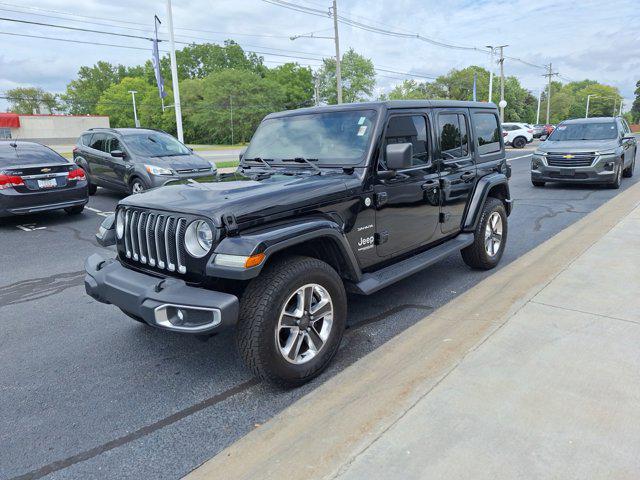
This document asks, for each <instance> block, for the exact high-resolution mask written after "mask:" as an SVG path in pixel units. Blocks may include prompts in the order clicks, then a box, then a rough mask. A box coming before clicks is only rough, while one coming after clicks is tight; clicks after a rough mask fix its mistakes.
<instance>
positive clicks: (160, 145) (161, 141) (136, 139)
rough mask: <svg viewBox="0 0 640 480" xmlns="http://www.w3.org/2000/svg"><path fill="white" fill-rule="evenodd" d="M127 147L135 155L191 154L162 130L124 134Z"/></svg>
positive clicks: (164, 155)
mask: <svg viewBox="0 0 640 480" xmlns="http://www.w3.org/2000/svg"><path fill="white" fill-rule="evenodd" d="M124 140H125V144H126V146H127V148H129V149H130V150H131V152H132V153H134V154H135V155H141V156H145V157H174V156H177V155H191V150H189V149H188V148H187V147H185V146H184V145H183V144H182V143H180V142H179V141H178V140H176V139H175V138H173V137H172V136H171V135H169V134H166V133H162V132H146V133H135V134H132V135H125V136H124Z"/></svg>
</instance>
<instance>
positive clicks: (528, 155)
mask: <svg viewBox="0 0 640 480" xmlns="http://www.w3.org/2000/svg"><path fill="white" fill-rule="evenodd" d="M531 155H533V152H531V153H527V154H526V155H520V156H519V157H511V158H507V160H518V159H520V158H527V157H530V156H531Z"/></svg>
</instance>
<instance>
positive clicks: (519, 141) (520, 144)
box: [511, 137, 527, 148]
mask: <svg viewBox="0 0 640 480" xmlns="http://www.w3.org/2000/svg"><path fill="white" fill-rule="evenodd" d="M526 144H527V139H526V138H524V137H516V138H514V139H513V141H512V142H511V146H512V147H513V148H524V147H525V145H526Z"/></svg>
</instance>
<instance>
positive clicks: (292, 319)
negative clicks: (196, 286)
mask: <svg viewBox="0 0 640 480" xmlns="http://www.w3.org/2000/svg"><path fill="white" fill-rule="evenodd" d="M346 318H347V299H346V293H345V290H344V285H343V283H342V280H341V279H340V277H339V276H338V274H337V273H336V271H335V270H334V269H333V268H331V267H330V266H329V265H327V264H326V263H324V262H322V261H320V260H317V259H315V258H309V257H301V256H291V257H284V258H281V259H279V260H277V261H275V262H274V263H272V264H270V265H267V267H265V269H264V270H263V271H262V273H261V274H260V276H259V277H257V278H255V279H254V280H252V281H251V282H250V283H249V285H248V286H247V289H246V290H245V292H244V294H243V296H242V299H241V302H240V320H239V323H238V330H237V346H238V350H239V352H240V355H241V356H242V358H243V360H244V362H245V364H246V365H247V366H248V367H249V368H250V369H251V370H252V371H253V373H254V374H255V375H256V376H258V377H260V378H261V379H263V380H268V381H270V382H272V383H276V384H279V385H282V386H298V385H302V384H303V383H305V382H308V381H309V380H311V379H312V378H314V377H315V376H317V375H318V374H320V373H321V372H322V371H323V370H324V369H325V368H326V367H327V365H328V364H329V362H330V361H331V359H332V358H333V357H334V355H335V354H336V352H337V350H338V347H339V345H340V342H341V340H342V335H343V332H344V329H345V325H346Z"/></svg>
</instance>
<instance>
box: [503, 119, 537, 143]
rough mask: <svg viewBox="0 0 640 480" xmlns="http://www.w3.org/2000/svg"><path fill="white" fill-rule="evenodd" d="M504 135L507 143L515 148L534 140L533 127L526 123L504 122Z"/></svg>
mask: <svg viewBox="0 0 640 480" xmlns="http://www.w3.org/2000/svg"><path fill="white" fill-rule="evenodd" d="M502 135H503V136H504V143H505V145H511V146H512V147H513V148H523V147H524V146H525V145H526V144H527V143H531V142H533V128H532V127H531V126H530V125H527V124H526V123H503V124H502Z"/></svg>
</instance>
